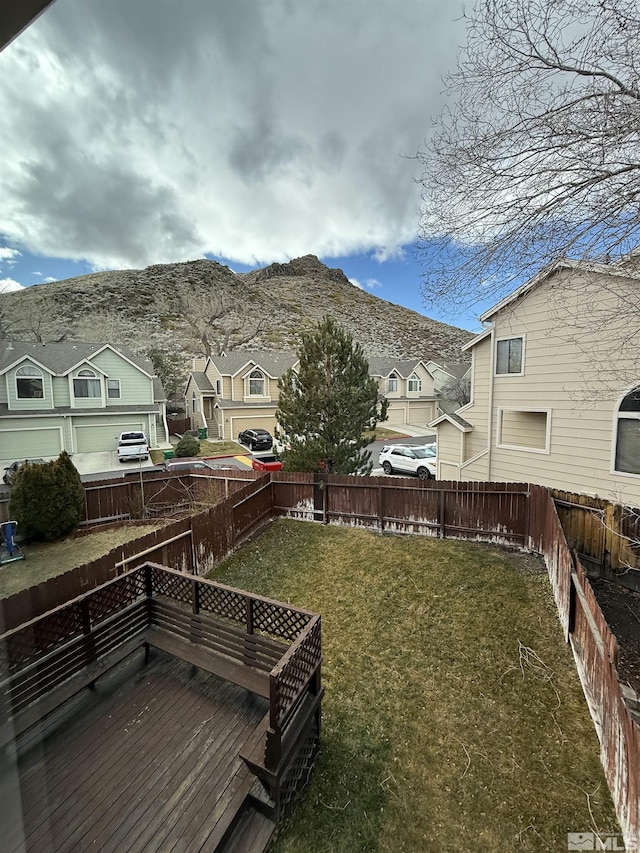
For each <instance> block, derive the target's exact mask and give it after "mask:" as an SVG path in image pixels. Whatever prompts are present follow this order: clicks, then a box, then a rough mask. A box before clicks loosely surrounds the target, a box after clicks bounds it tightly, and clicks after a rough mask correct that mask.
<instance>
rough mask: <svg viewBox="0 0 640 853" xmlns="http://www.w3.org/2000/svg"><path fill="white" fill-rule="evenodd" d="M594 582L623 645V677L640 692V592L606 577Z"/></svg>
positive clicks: (616, 634) (620, 657)
mask: <svg viewBox="0 0 640 853" xmlns="http://www.w3.org/2000/svg"><path fill="white" fill-rule="evenodd" d="M590 582H591V586H592V587H593V591H594V592H595V594H596V598H597V599H598V604H599V605H600V607H601V608H602V612H603V613H604V615H605V618H606V620H607V622H608V623H609V627H610V628H611V630H612V631H613V633H614V634H615V637H616V639H617V641H618V645H619V646H620V654H619V656H618V675H619V676H620V681H621V682H622V683H623V684H624V683H627V684H630V685H631V687H633V688H634V690H636V692H638V693H640V594H638V593H637V592H633V591H632V590H630V589H627V588H626V587H623V586H618V585H617V584H615V583H612V582H611V581H606V580H603V579H602V578H591V579H590Z"/></svg>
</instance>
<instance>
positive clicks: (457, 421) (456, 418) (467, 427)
mask: <svg viewBox="0 0 640 853" xmlns="http://www.w3.org/2000/svg"><path fill="white" fill-rule="evenodd" d="M443 421H448V422H449V423H450V424H453V426H454V427H456V428H457V429H459V430H460V432H472V431H473V424H470V423H469V421H465V419H464V418H461V417H460V415H456V414H450V415H440V417H439V418H436V419H435V421H431V422H430V423H428V424H427V426H430V427H434V426H438V424H441V423H442V422H443Z"/></svg>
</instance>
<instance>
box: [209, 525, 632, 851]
mask: <svg viewBox="0 0 640 853" xmlns="http://www.w3.org/2000/svg"><path fill="white" fill-rule="evenodd" d="M212 576H214V577H215V578H216V579H218V580H221V581H223V582H224V583H227V584H231V585H233V586H237V587H240V588H243V589H247V590H250V591H252V592H255V593H259V594H262V595H267V596H270V597H273V598H276V599H280V600H282V601H287V602H292V603H295V604H297V605H299V606H302V607H307V608H310V609H312V610H317V611H319V612H320V613H321V614H322V626H323V686H324V688H325V690H326V694H325V699H324V702H323V731H322V749H321V753H320V756H319V758H318V762H317V765H316V769H315V773H314V776H313V778H312V781H311V783H310V785H309V787H308V788H307V789H306V791H305V792H304V795H303V797H302V798H301V800H300V801H299V803H298V805H297V807H296V808H295V809H294V810H293V812H292V814H291V815H290V816H289V817H288V818H287V820H285V822H284V823H283V825H282V829H281V832H280V834H279V837H278V839H277V842H276V844H275V848H274V849H275V851H277V853H284V851H287V853H293V851H295V853H341V851H344V853H359V851H407V853H423V851H425V853H441V851H442V852H444V851H451V853H454V851H455V853H461V851H464V853H467V851H482V853H485V851H487V852H490V853H493V851H495V853H505V851H540V853H543V851H544V853H547V851H564V850H566V849H567V835H566V834H567V832H570V831H573V832H586V831H590V830H592V829H593V828H594V821H595V824H597V826H598V827H599V828H600V830H615V829H616V827H617V823H616V820H615V813H614V810H613V805H612V803H611V800H610V797H609V793H608V790H607V785H606V782H605V780H604V776H603V772H602V769H601V767H600V762H599V758H598V754H599V748H598V741H597V738H596V734H595V731H594V728H593V725H592V723H591V719H590V717H589V713H588V710H587V707H586V704H585V700H584V697H583V694H582V691H581V688H580V684H579V681H578V677H577V674H576V670H575V666H574V662H573V658H572V655H571V653H570V651H569V648H568V647H567V646H566V644H565V643H564V641H563V638H562V632H561V628H560V624H559V622H558V620H557V617H556V613H555V606H554V604H553V600H552V596H551V591H550V587H549V583H548V579H547V576H546V573H545V572H544V567H543V566H542V564H541V561H539V560H537V559H534V558H531V557H528V558H523V557H521V556H515V555H511V554H509V553H508V552H506V551H503V550H500V549H498V548H496V547H492V546H490V545H478V544H474V543H463V542H454V541H444V542H443V541H438V540H435V539H423V538H419V537H409V536H406V537H397V536H379V535H376V534H374V533H369V532H366V531H359V530H351V529H341V528H332V527H329V528H325V527H321V526H320V525H312V524H308V523H307V524H305V523H302V522H293V521H284V520H281V521H278V522H275V523H274V524H273V525H272V526H271V527H270V528H269V530H268V531H267V532H266V533H265V534H264V535H263V536H261V537H260V538H259V539H257V540H254V541H253V542H251V543H249V544H248V545H246V546H245V547H244V548H242V549H241V550H240V551H238V552H237V553H236V554H235V555H234V556H233V557H232V558H230V559H229V560H227V561H226V562H225V563H224V564H223V565H222V566H221V567H219V568H218V569H217V570H216V571H215V573H214V574H213V575H212Z"/></svg>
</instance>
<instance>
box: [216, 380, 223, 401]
mask: <svg viewBox="0 0 640 853" xmlns="http://www.w3.org/2000/svg"><path fill="white" fill-rule="evenodd" d="M216 394H217V395H218V397H219V396H220V395H221V394H222V379H216Z"/></svg>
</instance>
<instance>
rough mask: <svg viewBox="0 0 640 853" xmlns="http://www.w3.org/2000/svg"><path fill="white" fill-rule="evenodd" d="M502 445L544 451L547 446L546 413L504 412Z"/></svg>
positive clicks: (506, 410) (500, 436) (501, 429)
mask: <svg viewBox="0 0 640 853" xmlns="http://www.w3.org/2000/svg"><path fill="white" fill-rule="evenodd" d="M499 426H500V432H499V436H498V440H499V441H500V444H509V445H514V446H516V447H529V448H533V449H536V450H544V449H545V448H546V445H547V413H546V412H514V411H510V410H509V409H505V410H504V411H502V419H501V423H500V425H499Z"/></svg>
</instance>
